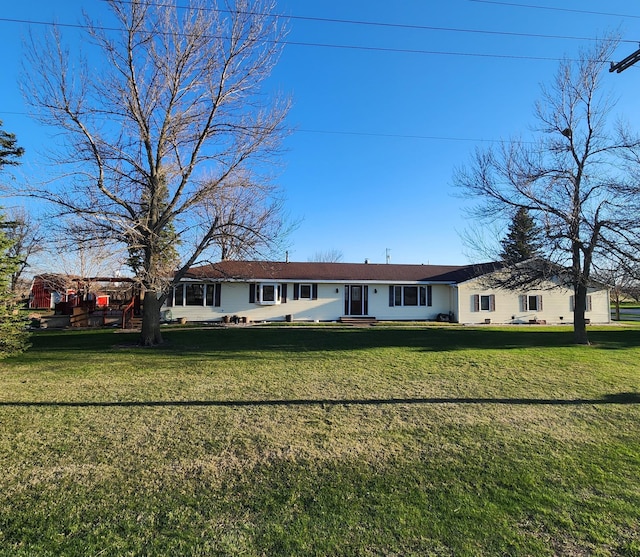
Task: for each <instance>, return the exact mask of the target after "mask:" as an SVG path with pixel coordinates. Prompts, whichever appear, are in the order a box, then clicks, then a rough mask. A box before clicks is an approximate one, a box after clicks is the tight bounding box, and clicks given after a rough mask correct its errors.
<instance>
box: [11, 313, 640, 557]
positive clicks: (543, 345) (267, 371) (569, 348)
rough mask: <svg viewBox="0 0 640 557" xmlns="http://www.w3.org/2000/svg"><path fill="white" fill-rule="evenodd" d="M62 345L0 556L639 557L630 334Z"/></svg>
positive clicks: (84, 337)
mask: <svg viewBox="0 0 640 557" xmlns="http://www.w3.org/2000/svg"><path fill="white" fill-rule="evenodd" d="M165 338H166V341H167V343H166V345H165V346H163V347H162V348H160V349H156V350H149V349H142V348H137V347H135V346H133V342H134V341H135V337H134V336H132V335H128V334H123V333H115V332H113V331H93V332H54V331H45V332H42V333H38V334H36V335H34V337H33V348H32V349H31V350H29V351H28V352H27V353H26V354H23V355H22V356H20V357H15V358H11V359H9V360H6V361H4V362H2V363H1V364H0V365H1V366H2V367H1V368H0V469H2V470H3V474H2V475H1V476H0V555H11V556H15V555H18V556H20V555H24V556H26V555H29V556H31V555H98V554H99V555H114V556H115V555H170V554H176V555H256V556H257V555H353V556H356V555H358V556H361V555H438V556H440V555H456V556H467V555H468V556H478V555H487V556H488V555H491V556H493V555H514V556H516V555H522V556H524V555H577V556H578V555H603V556H604V555H611V556H613V555H621V556H622V555H624V556H634V555H640V483H639V481H638V478H640V428H639V427H638V425H639V421H640V374H639V372H638V365H637V362H638V360H639V358H640V346H639V342H638V341H639V340H640V326H637V325H631V324H627V325H620V326H610V327H601V328H590V338H591V340H592V342H593V345H592V346H588V347H585V346H573V345H571V339H572V331H571V330H570V328H564V327H535V328H526V327H522V328H520V327H505V328H497V327H477V328H472V327H460V326H453V325H445V326H433V325H425V326H420V325H418V324H411V325H410V326H407V327H398V326H395V327H385V326H376V327H369V328H348V327H321V328H315V327H283V328H276V327H249V328H239V329H231V328H230V329H223V328H212V329H208V330H207V329H202V330H199V329H194V328H188V329H186V328H185V329H178V328H176V329H171V330H167V331H166V332H165Z"/></svg>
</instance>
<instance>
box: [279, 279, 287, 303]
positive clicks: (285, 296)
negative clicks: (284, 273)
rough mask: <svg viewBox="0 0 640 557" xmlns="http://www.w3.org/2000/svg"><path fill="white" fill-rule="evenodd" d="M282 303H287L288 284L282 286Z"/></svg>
mask: <svg viewBox="0 0 640 557" xmlns="http://www.w3.org/2000/svg"><path fill="white" fill-rule="evenodd" d="M280 301H281V302H282V303H283V304H286V303H287V283H286V282H285V283H284V284H283V285H282V294H281V296H280Z"/></svg>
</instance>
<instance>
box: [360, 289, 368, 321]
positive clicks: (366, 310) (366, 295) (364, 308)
mask: <svg viewBox="0 0 640 557" xmlns="http://www.w3.org/2000/svg"><path fill="white" fill-rule="evenodd" d="M362 295H363V296H364V304H363V306H364V307H363V313H364V315H369V287H368V286H366V285H365V286H363V287H362Z"/></svg>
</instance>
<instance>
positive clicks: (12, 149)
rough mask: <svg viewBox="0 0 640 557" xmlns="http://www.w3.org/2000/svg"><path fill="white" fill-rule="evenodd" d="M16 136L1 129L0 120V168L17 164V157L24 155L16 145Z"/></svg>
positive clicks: (0, 121) (0, 122)
mask: <svg viewBox="0 0 640 557" xmlns="http://www.w3.org/2000/svg"><path fill="white" fill-rule="evenodd" d="M16 142H17V140H16V136H15V135H14V134H12V133H8V132H6V131H4V130H3V129H2V120H0V168H2V167H3V166H5V165H16V164H19V162H18V160H17V159H18V157H21V156H22V154H23V153H24V149H23V148H22V147H18V146H17V144H16Z"/></svg>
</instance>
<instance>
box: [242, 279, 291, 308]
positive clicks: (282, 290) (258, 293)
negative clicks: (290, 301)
mask: <svg viewBox="0 0 640 557" xmlns="http://www.w3.org/2000/svg"><path fill="white" fill-rule="evenodd" d="M286 301H287V299H286V284H285V285H281V284H276V283H262V284H250V285H249V303H252V304H253V303H255V304H262V305H266V306H269V305H276V304H280V303H284V302H286Z"/></svg>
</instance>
